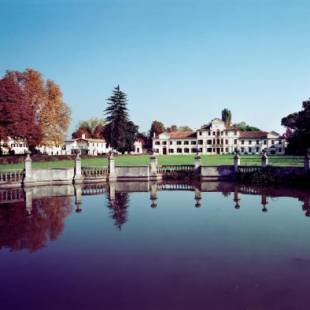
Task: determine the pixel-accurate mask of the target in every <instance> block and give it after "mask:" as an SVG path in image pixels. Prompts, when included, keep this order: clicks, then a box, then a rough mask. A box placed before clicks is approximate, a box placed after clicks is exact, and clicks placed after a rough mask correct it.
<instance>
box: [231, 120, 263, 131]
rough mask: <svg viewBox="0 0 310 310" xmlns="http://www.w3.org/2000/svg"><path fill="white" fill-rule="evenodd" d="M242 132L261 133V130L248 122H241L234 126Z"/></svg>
mask: <svg viewBox="0 0 310 310" xmlns="http://www.w3.org/2000/svg"><path fill="white" fill-rule="evenodd" d="M234 126H235V127H236V128H237V129H239V130H240V131H261V130H260V129H259V128H257V127H254V126H251V125H248V124H247V123H246V122H240V123H237V124H235V125H234Z"/></svg>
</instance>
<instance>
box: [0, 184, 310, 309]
mask: <svg viewBox="0 0 310 310" xmlns="http://www.w3.org/2000/svg"><path fill="white" fill-rule="evenodd" d="M309 215H310V192H309V191H306V190H299V189H289V188H279V187H278V188H270V187H269V188H257V187H252V186H245V185H238V184H233V183H217V182H206V183H192V184H186V183H184V184H180V183H139V182H127V183H111V184H92V185H83V186H78V185H77V186H75V187H74V186H54V187H51V186H49V187H36V188H29V189H25V190H22V189H20V188H18V189H14V188H11V189H1V190H0V270H1V282H0V292H1V294H0V308H1V309H169V310H170V309H309V307H310V294H309V285H310V243H309V240H308V237H309V235H310V218H309Z"/></svg>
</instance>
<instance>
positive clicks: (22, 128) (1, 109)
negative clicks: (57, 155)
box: [0, 72, 42, 149]
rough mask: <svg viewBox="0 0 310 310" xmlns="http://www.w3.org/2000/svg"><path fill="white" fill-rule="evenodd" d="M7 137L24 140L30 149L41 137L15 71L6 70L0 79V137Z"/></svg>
mask: <svg viewBox="0 0 310 310" xmlns="http://www.w3.org/2000/svg"><path fill="white" fill-rule="evenodd" d="M9 137H11V138H13V139H17V140H18V139H22V140H25V141H26V142H27V144H28V147H29V148H30V149H33V148H34V147H35V146H36V145H37V144H39V143H40V141H41V139H42V132H41V128H40V126H39V124H38V121H37V119H36V117H35V111H34V109H33V107H32V106H31V104H30V102H29V97H28V96H27V93H26V91H25V89H23V88H22V87H21V85H20V74H17V73H16V72H7V73H6V74H5V76H4V78H2V79H1V80H0V139H1V140H7V139H8V138H9Z"/></svg>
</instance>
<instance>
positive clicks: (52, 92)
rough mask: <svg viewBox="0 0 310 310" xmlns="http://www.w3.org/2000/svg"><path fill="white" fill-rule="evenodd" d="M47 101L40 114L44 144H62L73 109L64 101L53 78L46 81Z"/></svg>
mask: <svg viewBox="0 0 310 310" xmlns="http://www.w3.org/2000/svg"><path fill="white" fill-rule="evenodd" d="M46 90H47V101H46V104H45V105H44V106H43V107H42V110H41V113H40V115H39V120H40V125H41V128H42V131H43V140H42V144H62V143H63V142H64V137H65V135H66V132H67V130H68V127H69V123H70V114H71V111H70V109H69V107H68V106H67V105H66V104H65V103H64V102H63V99H62V96H63V95H62V92H61V90H60V88H59V86H58V85H57V84H55V83H54V82H53V81H52V80H48V81H47V83H46Z"/></svg>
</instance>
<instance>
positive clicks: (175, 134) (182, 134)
mask: <svg viewBox="0 0 310 310" xmlns="http://www.w3.org/2000/svg"><path fill="white" fill-rule="evenodd" d="M169 136H170V139H186V138H196V133H195V132H193V131H190V130H187V131H172V132H169Z"/></svg>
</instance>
